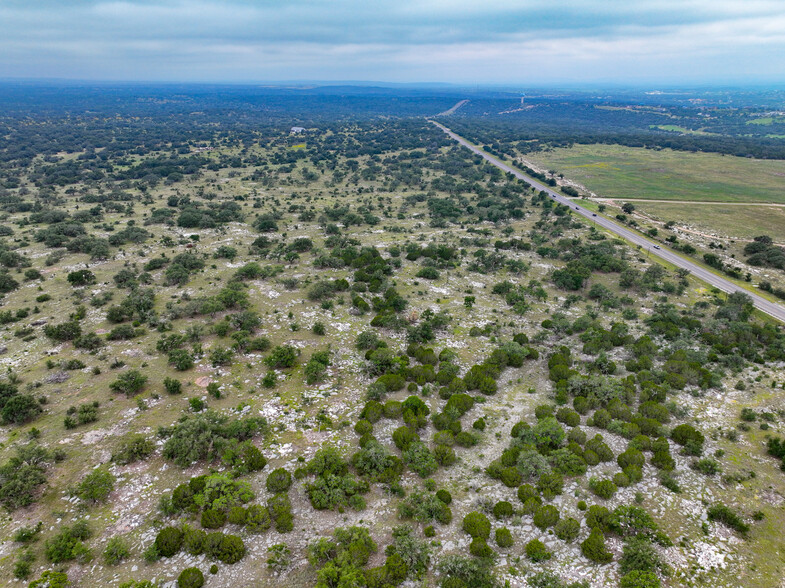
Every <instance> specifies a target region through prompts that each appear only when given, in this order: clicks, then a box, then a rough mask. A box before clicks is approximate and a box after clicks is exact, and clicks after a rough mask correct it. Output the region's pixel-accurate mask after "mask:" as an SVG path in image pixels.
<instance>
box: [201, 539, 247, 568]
mask: <svg viewBox="0 0 785 588" xmlns="http://www.w3.org/2000/svg"><path fill="white" fill-rule="evenodd" d="M204 551H205V553H206V554H207V556H208V557H210V558H211V559H217V560H219V561H221V562H223V563H225V564H235V563H237V562H238V561H240V560H241V559H242V558H243V557H244V556H245V544H244V543H243V540H242V539H241V538H240V537H238V536H237V535H224V534H223V533H220V532H216V533H210V534H208V535H207V540H206V542H205V550H204Z"/></svg>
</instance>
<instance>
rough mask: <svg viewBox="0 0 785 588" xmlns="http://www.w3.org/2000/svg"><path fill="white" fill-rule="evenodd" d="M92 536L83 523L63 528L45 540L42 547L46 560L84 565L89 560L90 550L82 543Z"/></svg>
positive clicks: (79, 522) (78, 522)
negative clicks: (75, 562)
mask: <svg viewBox="0 0 785 588" xmlns="http://www.w3.org/2000/svg"><path fill="white" fill-rule="evenodd" d="M91 536H92V532H91V531H90V529H89V527H88V526H87V523H86V522H85V521H77V522H76V523H74V524H73V525H72V526H70V527H69V526H65V527H63V528H62V529H61V530H60V531H59V532H58V533H57V534H56V535H54V536H52V537H50V538H49V539H47V541H46V544H45V546H44V553H45V554H46V558H47V559H48V560H49V561H50V562H52V563H55V564H57V563H63V562H66V561H72V560H77V561H79V562H81V563H85V562H87V561H89V560H90V558H91V554H90V550H89V549H88V548H87V546H86V545H85V544H84V543H83V541H84V540H85V539H89V538H90V537H91Z"/></svg>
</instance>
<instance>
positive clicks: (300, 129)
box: [291, 127, 305, 135]
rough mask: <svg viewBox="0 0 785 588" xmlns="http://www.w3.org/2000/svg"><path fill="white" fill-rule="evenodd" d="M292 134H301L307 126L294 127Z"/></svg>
mask: <svg viewBox="0 0 785 588" xmlns="http://www.w3.org/2000/svg"><path fill="white" fill-rule="evenodd" d="M291 132H292V135H299V134H300V133H304V132H305V127H292V131H291Z"/></svg>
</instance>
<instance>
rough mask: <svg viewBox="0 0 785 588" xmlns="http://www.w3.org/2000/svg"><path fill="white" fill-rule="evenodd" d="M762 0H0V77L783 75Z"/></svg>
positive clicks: (779, 44) (777, 31) (781, 24)
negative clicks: (25, 0) (27, 0)
mask: <svg viewBox="0 0 785 588" xmlns="http://www.w3.org/2000/svg"><path fill="white" fill-rule="evenodd" d="M783 54H785V6H783V4H782V3H781V2H772V1H769V0H748V1H734V0H713V1H708V0H656V1H655V0H639V1H634V2H630V1H629V0H605V1H604V2H597V1H596V0H550V1H548V2H544V1H542V0H536V1H535V0H485V1H478V0H399V1H397V2H389V1H385V2H367V1H365V2H360V1H358V0H333V1H317V0H289V1H287V2H278V1H273V0H266V1H244V2H242V1H237V0H235V1H225V2H218V1H215V0H199V1H195V2H191V1H186V0H166V1H159V2H139V1H113V2H107V1H82V2H69V3H68V5H67V6H64V3H60V2H46V1H43V0H42V1H41V2H36V3H22V2H19V1H7V2H5V3H4V5H3V6H0V56H2V57H0V76H25V77H36V76H41V77H43V76H63V77H88V78H107V79H151V80H162V79H177V80H189V79H190V80H209V79H215V80H237V81H241V80H253V79H258V80H263V79H360V78H371V79H380V80H390V81H409V80H420V81H427V80H433V81H458V82H503V81H507V80H510V81H513V80H515V79H516V78H526V79H530V78H535V79H539V80H542V81H543V82H547V81H549V80H569V79H575V80H589V79H594V78H602V79H605V80H616V81H630V80H633V79H652V78H661V79H667V78H669V77H671V78H673V79H677V78H678V79H679V80H687V79H690V78H691V77H693V76H700V78H701V80H703V81H707V80H715V81H721V80H723V79H730V78H742V77H749V76H757V77H761V78H766V79H769V80H771V79H776V78H778V77H779V78H780V79H781V78H782V76H783V75H785V64H783V63H782V62H783V61H785V60H782V59H779V56H780V55H783Z"/></svg>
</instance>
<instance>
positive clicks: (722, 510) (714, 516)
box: [706, 504, 750, 535]
mask: <svg viewBox="0 0 785 588" xmlns="http://www.w3.org/2000/svg"><path fill="white" fill-rule="evenodd" d="M706 513H707V514H708V517H709V520H710V521H716V522H718V523H722V524H723V525H726V526H727V527H730V528H731V529H733V530H734V531H738V532H739V533H741V534H742V535H743V534H745V533H747V531H749V530H750V527H749V525H748V524H747V523H745V522H744V521H743V520H742V518H741V517H740V516H739V515H738V514H736V513H735V512H734V511H733V509H731V508H730V507H728V506H726V505H724V504H714V505H712V506H710V507H709V508H708V509H707V511H706Z"/></svg>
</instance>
